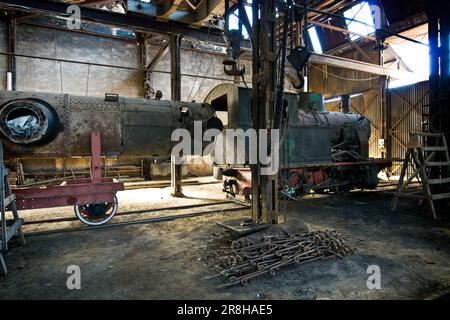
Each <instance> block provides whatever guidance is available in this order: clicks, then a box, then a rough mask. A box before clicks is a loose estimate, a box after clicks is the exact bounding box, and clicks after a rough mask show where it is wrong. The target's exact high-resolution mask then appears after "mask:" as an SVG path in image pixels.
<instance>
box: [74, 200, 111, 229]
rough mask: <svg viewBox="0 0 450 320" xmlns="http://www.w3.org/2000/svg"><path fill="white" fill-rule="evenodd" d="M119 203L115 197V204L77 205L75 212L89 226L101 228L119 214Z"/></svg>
mask: <svg viewBox="0 0 450 320" xmlns="http://www.w3.org/2000/svg"><path fill="white" fill-rule="evenodd" d="M118 207H119V202H118V200H117V196H114V202H101V203H90V204H85V205H75V206H74V211H75V215H76V216H77V218H78V219H79V220H80V221H81V222H83V223H84V224H87V225H89V226H100V225H102V224H105V223H107V222H108V221H109V220H111V219H112V218H113V217H114V215H115V214H116V212H117V208H118Z"/></svg>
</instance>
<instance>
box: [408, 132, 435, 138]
mask: <svg viewBox="0 0 450 320" xmlns="http://www.w3.org/2000/svg"><path fill="white" fill-rule="evenodd" d="M411 134H412V135H416V136H420V137H432V138H440V137H442V136H443V134H442V133H428V132H411Z"/></svg>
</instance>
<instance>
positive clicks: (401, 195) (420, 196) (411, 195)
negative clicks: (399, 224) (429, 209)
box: [395, 193, 427, 200]
mask: <svg viewBox="0 0 450 320" xmlns="http://www.w3.org/2000/svg"><path fill="white" fill-rule="evenodd" d="M395 196H396V197H398V198H409V199H418V200H423V199H427V196H425V195H423V194H417V193H396V194H395Z"/></svg>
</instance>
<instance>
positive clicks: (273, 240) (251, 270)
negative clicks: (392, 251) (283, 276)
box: [203, 230, 357, 288]
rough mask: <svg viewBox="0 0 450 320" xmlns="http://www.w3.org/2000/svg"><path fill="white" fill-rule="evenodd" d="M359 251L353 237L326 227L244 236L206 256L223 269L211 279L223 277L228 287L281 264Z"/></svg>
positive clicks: (223, 286) (251, 278)
mask: <svg viewBox="0 0 450 320" xmlns="http://www.w3.org/2000/svg"><path fill="white" fill-rule="evenodd" d="M356 251H357V249H356V247H355V246H354V245H353V244H352V242H351V241H350V240H348V239H345V238H344V237H343V236H342V235H341V234H339V233H338V232H337V231H335V230H326V231H316V232H311V233H308V234H302V235H296V234H293V235H286V234H283V235H275V236H264V237H260V238H250V237H247V238H241V239H239V240H237V241H233V242H232V244H231V249H228V250H218V251H212V252H209V253H208V254H206V255H205V256H204V257H203V260H204V261H205V262H206V263H207V264H214V265H215V266H216V267H218V268H220V269H221V272H220V273H218V274H216V275H213V276H211V277H208V279H212V278H220V277H224V278H226V279H228V283H225V284H223V285H220V286H219V287H218V288H228V287H232V286H235V285H239V284H240V285H243V286H247V285H248V284H249V283H250V282H252V281H254V280H255V279H256V278H258V277H261V276H263V275H266V274H270V275H272V276H275V275H276V274H277V272H278V271H279V270H280V268H282V267H286V266H289V265H301V264H305V263H308V262H313V261H317V260H325V259H329V258H334V257H339V258H341V259H343V258H344V257H347V256H349V255H352V254H354V253H356Z"/></svg>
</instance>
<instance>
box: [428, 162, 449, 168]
mask: <svg viewBox="0 0 450 320" xmlns="http://www.w3.org/2000/svg"><path fill="white" fill-rule="evenodd" d="M449 166H450V162H425V167H449Z"/></svg>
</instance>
